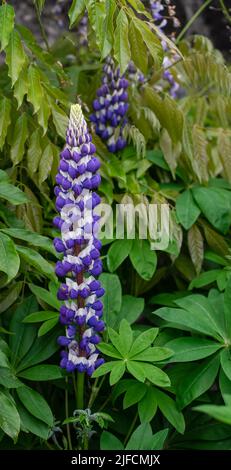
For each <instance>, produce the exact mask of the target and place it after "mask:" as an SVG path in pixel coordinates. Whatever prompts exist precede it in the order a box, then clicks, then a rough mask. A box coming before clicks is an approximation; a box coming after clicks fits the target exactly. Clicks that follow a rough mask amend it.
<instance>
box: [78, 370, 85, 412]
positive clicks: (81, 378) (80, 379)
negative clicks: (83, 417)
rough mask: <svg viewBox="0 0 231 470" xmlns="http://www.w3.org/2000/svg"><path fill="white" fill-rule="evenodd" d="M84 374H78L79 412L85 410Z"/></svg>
mask: <svg viewBox="0 0 231 470" xmlns="http://www.w3.org/2000/svg"><path fill="white" fill-rule="evenodd" d="M84 376H85V374H84V372H77V382H76V393H77V396H76V402H77V403H76V404H77V409H78V410H83V409H84Z"/></svg>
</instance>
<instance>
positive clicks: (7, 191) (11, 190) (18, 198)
mask: <svg viewBox="0 0 231 470" xmlns="http://www.w3.org/2000/svg"><path fill="white" fill-rule="evenodd" d="M0 198H2V199H6V200H7V201H8V202H10V204H13V205H15V206H17V205H18V204H25V203H28V202H29V200H28V197H27V195H26V194H25V193H23V192H22V191H21V190H20V189H19V188H17V187H16V186H13V185H12V184H8V183H0Z"/></svg>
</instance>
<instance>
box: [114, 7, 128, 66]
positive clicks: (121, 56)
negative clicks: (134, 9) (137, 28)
mask: <svg viewBox="0 0 231 470" xmlns="http://www.w3.org/2000/svg"><path fill="white" fill-rule="evenodd" d="M114 56H115V59H116V60H117V61H118V63H119V65H120V71H121V74H123V73H124V72H125V71H126V68H127V66H128V63H129V61H130V59H131V50H130V44H129V40H128V19H127V15H126V13H125V11H124V10H123V9H121V10H120V12H119V14H118V16H117V19H116V30H115V44H114Z"/></svg>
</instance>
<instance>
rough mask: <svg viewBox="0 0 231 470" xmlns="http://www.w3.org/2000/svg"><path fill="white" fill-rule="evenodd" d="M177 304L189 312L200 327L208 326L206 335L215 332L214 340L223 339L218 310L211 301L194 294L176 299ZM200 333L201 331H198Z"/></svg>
mask: <svg viewBox="0 0 231 470" xmlns="http://www.w3.org/2000/svg"><path fill="white" fill-rule="evenodd" d="M175 303H176V304H177V305H178V306H179V307H181V308H184V309H185V310H187V311H188V312H189V313H190V314H191V317H192V318H193V320H194V321H195V322H196V321H197V323H198V326H199V325H200V323H201V326H202V324H203V323H204V325H206V324H207V332H206V330H205V331H204V332H205V334H210V332H212V331H214V335H213V336H214V338H217V339H218V340H220V339H221V338H223V329H222V327H221V325H220V322H219V318H218V319H217V315H216V309H214V308H213V304H212V303H211V302H210V301H209V299H207V298H206V297H204V296H202V295H197V294H194V295H189V296H187V297H185V298H181V299H176V300H175ZM200 317H201V318H200ZM200 320H201V322H200ZM209 324H210V325H209ZM202 328H203V326H202ZM205 328H206V326H205ZM198 331H200V330H199V329H198ZM201 331H202V330H201ZM220 337H221V338H220Z"/></svg>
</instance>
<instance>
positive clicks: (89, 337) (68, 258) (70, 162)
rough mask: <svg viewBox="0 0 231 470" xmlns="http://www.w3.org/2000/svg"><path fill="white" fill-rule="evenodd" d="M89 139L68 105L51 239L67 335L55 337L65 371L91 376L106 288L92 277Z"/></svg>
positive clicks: (96, 247) (95, 178)
mask: <svg viewBox="0 0 231 470" xmlns="http://www.w3.org/2000/svg"><path fill="white" fill-rule="evenodd" d="M95 151H96V148H95V145H94V144H93V143H92V138H91V135H90V134H89V132H88V128H87V124H86V121H85V119H84V116H83V113H82V110H81V107H80V105H78V104H76V105H73V106H72V107H71V112H70V119H69V126H68V129H67V135H66V146H65V148H64V150H63V151H62V152H61V155H60V163H59V169H58V174H57V176H56V182H57V186H56V187H55V195H56V208H57V210H58V212H59V216H57V217H55V219H54V225H55V227H57V228H58V229H60V230H61V237H60V238H55V239H54V246H55V249H56V251H57V252H58V253H63V259H62V261H58V262H57V264H56V274H57V276H58V277H60V278H61V279H62V284H61V286H60V288H59V290H58V299H59V300H62V301H64V303H63V305H62V306H61V309H60V322H61V324H62V325H65V327H66V335H65V336H60V337H59V338H58V342H59V344H60V345H61V346H63V347H65V350H64V351H62V353H61V367H63V368H65V369H66V370H67V371H68V372H72V371H74V370H75V369H76V370H78V371H79V372H87V374H89V375H91V374H92V373H93V372H94V370H95V369H96V368H97V367H99V366H100V365H101V364H102V363H103V362H104V360H103V359H102V358H100V357H99V351H98V350H97V344H98V343H99V341H100V336H99V335H98V333H100V332H102V331H103V330H104V327H105V325H104V322H103V321H102V319H101V318H102V315H103V304H102V302H101V300H99V299H100V297H102V296H103V294H104V289H103V288H102V287H101V284H100V282H99V281H98V280H97V279H96V277H97V276H98V275H99V274H101V272H102V262H101V260H100V249H101V242H100V240H98V238H97V229H98V219H99V216H97V215H96V214H95V212H94V208H95V207H96V206H97V205H98V204H99V203H100V197H99V196H98V194H97V193H96V192H95V191H94V190H96V189H97V188H98V186H99V184H100V175H99V174H98V173H97V170H98V169H99V167H100V162H99V160H98V159H97V158H96V157H95Z"/></svg>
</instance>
